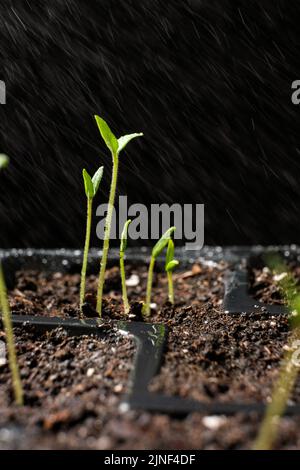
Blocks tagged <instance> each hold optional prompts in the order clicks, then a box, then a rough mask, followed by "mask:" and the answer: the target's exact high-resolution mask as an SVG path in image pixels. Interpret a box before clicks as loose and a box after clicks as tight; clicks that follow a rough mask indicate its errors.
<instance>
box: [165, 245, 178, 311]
mask: <svg viewBox="0 0 300 470" xmlns="http://www.w3.org/2000/svg"><path fill="white" fill-rule="evenodd" d="M174 252H175V246H174V242H173V240H172V238H170V240H169V243H168V249H167V254H166V264H165V270H166V273H167V277H168V288H169V301H170V302H171V304H174V288H173V271H174V269H175V268H176V266H178V264H179V261H177V259H174Z"/></svg>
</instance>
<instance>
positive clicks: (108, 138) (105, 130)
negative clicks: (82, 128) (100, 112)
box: [95, 116, 118, 155]
mask: <svg viewBox="0 0 300 470" xmlns="http://www.w3.org/2000/svg"><path fill="white" fill-rule="evenodd" d="M95 119H96V123H97V125H98V128H99V131H100V134H101V136H102V139H103V140H104V142H105V143H106V146H107V147H108V148H109V150H110V151H111V152H112V153H113V154H114V155H115V154H116V153H117V152H118V140H117V138H116V136H115V135H114V134H113V133H112V131H111V130H110V128H109V126H108V124H107V123H106V122H105V121H104V119H102V118H101V117H100V116H95Z"/></svg>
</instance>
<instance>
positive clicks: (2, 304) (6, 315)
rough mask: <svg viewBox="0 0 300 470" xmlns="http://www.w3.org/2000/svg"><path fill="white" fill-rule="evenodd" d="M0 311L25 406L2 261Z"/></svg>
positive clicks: (0, 158) (0, 163) (4, 160)
mask: <svg viewBox="0 0 300 470" xmlns="http://www.w3.org/2000/svg"><path fill="white" fill-rule="evenodd" d="M8 162H9V159H8V157H7V156H6V155H3V154H1V155H0V170H1V169H2V168H4V167H6V166H7V165H8ZM0 309H1V310H2V320H3V325H4V330H5V335H6V343H7V351H8V363H9V367H10V371H11V375H12V383H13V390H14V396H15V401H16V404H17V405H23V403H24V399H23V388H22V383H21V379H20V372H19V366H18V362H17V354H16V347H15V340H14V333H13V326H12V321H11V311H10V306H9V302H8V297H7V290H6V285H5V280H4V274H3V270H2V265H1V261H0Z"/></svg>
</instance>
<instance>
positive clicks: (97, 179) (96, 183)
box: [92, 166, 103, 196]
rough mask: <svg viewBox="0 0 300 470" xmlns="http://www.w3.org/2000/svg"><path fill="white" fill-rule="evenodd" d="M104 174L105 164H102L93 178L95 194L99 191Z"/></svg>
mask: <svg viewBox="0 0 300 470" xmlns="http://www.w3.org/2000/svg"><path fill="white" fill-rule="evenodd" d="M102 176H103V166H100V168H99V170H97V171H96V173H95V174H94V176H93V178H92V182H93V187H94V196H96V194H97V192H98V189H99V185H100V183H101V180H102Z"/></svg>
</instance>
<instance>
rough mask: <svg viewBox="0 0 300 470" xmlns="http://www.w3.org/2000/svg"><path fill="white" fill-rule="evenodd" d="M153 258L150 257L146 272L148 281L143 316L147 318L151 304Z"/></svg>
mask: <svg viewBox="0 0 300 470" xmlns="http://www.w3.org/2000/svg"><path fill="white" fill-rule="evenodd" d="M154 264H155V258H154V257H153V256H151V259H150V263H149V270H148V280H147V292H146V302H145V304H144V307H143V314H144V315H145V316H146V317H148V316H149V315H150V302H151V291H152V282H153V270H154Z"/></svg>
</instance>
